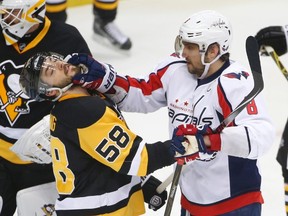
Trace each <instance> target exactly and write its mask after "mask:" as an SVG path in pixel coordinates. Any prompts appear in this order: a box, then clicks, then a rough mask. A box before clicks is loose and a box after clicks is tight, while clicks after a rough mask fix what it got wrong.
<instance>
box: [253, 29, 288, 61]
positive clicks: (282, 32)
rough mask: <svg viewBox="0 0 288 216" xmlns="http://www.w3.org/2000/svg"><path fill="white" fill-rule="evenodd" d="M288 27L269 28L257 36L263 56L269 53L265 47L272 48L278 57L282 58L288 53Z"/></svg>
mask: <svg viewBox="0 0 288 216" xmlns="http://www.w3.org/2000/svg"><path fill="white" fill-rule="evenodd" d="M287 31H288V26H284V27H282V26H269V27H266V28H263V29H261V30H260V31H259V32H258V33H257V34H256V36H255V38H256V40H257V42H258V45H259V49H260V52H261V54H262V55H267V56H268V53H267V52H266V51H265V49H263V46H271V47H272V48H273V49H274V50H275V52H276V53H277V55H279V56H281V55H283V54H285V53H286V52H287V41H288V35H287V34H288V32H287Z"/></svg>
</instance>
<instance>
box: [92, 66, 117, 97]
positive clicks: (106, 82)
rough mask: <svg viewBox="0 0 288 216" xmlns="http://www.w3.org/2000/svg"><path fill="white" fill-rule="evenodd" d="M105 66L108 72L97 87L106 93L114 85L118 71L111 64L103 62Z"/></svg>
mask: <svg viewBox="0 0 288 216" xmlns="http://www.w3.org/2000/svg"><path fill="white" fill-rule="evenodd" d="M102 65H103V67H105V70H106V74H105V76H104V77H103V80H102V83H101V84H100V86H99V87H98V88H97V90H98V91H99V92H101V93H105V92H107V91H109V89H110V88H111V87H112V86H113V85H114V83H115V81H116V72H115V71H114V68H113V67H112V66H111V65H109V64H102Z"/></svg>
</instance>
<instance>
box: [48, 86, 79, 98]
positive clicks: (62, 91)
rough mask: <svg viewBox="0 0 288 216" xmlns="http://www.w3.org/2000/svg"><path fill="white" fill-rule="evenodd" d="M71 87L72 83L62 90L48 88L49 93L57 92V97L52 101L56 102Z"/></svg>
mask: <svg viewBox="0 0 288 216" xmlns="http://www.w3.org/2000/svg"><path fill="white" fill-rule="evenodd" d="M72 86H73V83H70V84H69V85H67V86H65V87H64V88H58V87H53V88H49V91H53V90H55V91H58V92H59V95H58V96H57V97H56V98H54V99H53V100H52V101H57V100H58V99H59V98H60V97H61V96H62V95H63V93H65V92H66V91H68V90H69V89H70V88H71V87H72Z"/></svg>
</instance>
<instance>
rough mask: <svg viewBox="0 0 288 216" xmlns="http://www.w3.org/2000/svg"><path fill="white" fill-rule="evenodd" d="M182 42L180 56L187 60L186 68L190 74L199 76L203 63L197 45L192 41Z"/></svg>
mask: <svg viewBox="0 0 288 216" xmlns="http://www.w3.org/2000/svg"><path fill="white" fill-rule="evenodd" d="M182 43H183V51H182V57H183V58H185V59H186V61H187V68H188V71H189V72H190V73H191V74H195V75H197V76H199V77H200V76H201V74H202V73H203V71H204V65H203V64H202V62H201V55H200V52H199V46H198V45H197V44H193V43H187V42H184V41H183V42H182Z"/></svg>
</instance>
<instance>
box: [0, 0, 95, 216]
mask: <svg viewBox="0 0 288 216" xmlns="http://www.w3.org/2000/svg"><path fill="white" fill-rule="evenodd" d="M0 31H1V33H0V50H1V54H0V203H2V202H1V201H3V206H2V209H0V212H1V213H0V215H1V216H12V215H13V214H14V212H15V209H16V197H17V208H18V209H17V211H18V214H19V215H20V214H21V215H27V216H28V215H31V216H32V215H44V213H45V211H47V209H46V207H49V208H50V207H51V206H53V205H52V204H54V202H55V199H56V196H57V192H56V190H55V183H54V181H55V180H54V176H53V172H52V166H51V164H48V165H39V164H36V163H31V162H27V161H23V160H21V159H20V158H19V157H17V155H16V154H14V153H13V152H12V151H10V149H9V148H10V147H11V146H12V145H13V144H14V143H15V142H16V140H18V139H19V138H20V137H21V136H22V135H23V134H24V133H25V131H27V129H28V128H30V127H31V126H32V125H34V124H35V123H36V122H38V121H40V120H41V119H42V118H43V117H44V116H45V115H47V114H48V113H50V110H51V108H52V106H53V104H52V103H51V102H49V101H46V102H35V101H34V100H31V99H29V98H28V97H27V96H26V95H25V94H23V92H22V91H21V89H20V87H19V74H20V72H21V70H22V67H23V65H24V63H25V62H26V61H27V60H28V58H30V57H31V56H32V55H34V54H35V53H38V52H40V51H47V49H49V50H50V51H54V52H58V53H60V54H61V55H63V56H66V55H68V54H70V53H74V52H84V53H89V54H91V52H90V50H89V48H88V46H87V43H86V42H85V40H84V38H83V37H82V36H81V34H80V33H79V31H78V30H77V29H76V28H75V27H73V26H71V25H68V24H66V23H60V22H53V21H50V20H49V19H48V18H47V17H45V0H2V1H0ZM0 207H1V204H0ZM42 209H43V210H42Z"/></svg>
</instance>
